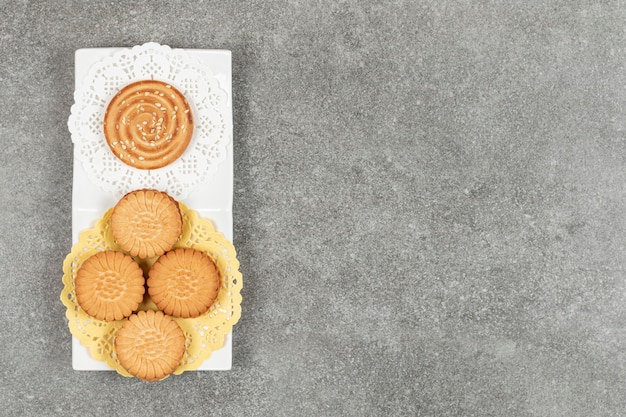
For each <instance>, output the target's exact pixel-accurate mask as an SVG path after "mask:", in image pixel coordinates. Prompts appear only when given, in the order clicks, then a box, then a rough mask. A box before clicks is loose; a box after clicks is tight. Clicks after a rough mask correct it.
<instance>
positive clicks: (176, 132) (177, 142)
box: [104, 80, 193, 169]
mask: <svg viewBox="0 0 626 417" xmlns="http://www.w3.org/2000/svg"><path fill="white" fill-rule="evenodd" d="M104 136H105V138H106V141H107V143H108V144H109V147H110V148H111V150H112V151H113V153H114V154H115V156H117V157H118V158H119V159H120V160H121V161H122V162H124V163H126V164H128V165H130V166H132V167H135V168H139V169H157V168H161V167H164V166H166V165H168V164H170V163H171V162H173V161H174V160H176V159H177V158H178V157H180V156H181V155H182V153H183V152H184V151H185V149H187V146H188V145H189V142H190V141H191V137H192V136H193V116H192V114H191V108H190V106H189V103H187V99H186V98H185V96H184V95H183V94H182V93H181V92H180V91H178V90H177V89H176V88H174V87H173V86H171V85H170V84H167V83H164V82H162V81H156V80H144V81H138V82H135V83H132V84H129V85H127V86H126V87H124V88H122V89H121V90H120V91H119V92H118V93H117V94H116V95H115V97H113V99H112V100H111V102H110V103H109V105H108V107H107V110H106V113H105V115H104Z"/></svg>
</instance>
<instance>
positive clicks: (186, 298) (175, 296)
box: [147, 248, 221, 318]
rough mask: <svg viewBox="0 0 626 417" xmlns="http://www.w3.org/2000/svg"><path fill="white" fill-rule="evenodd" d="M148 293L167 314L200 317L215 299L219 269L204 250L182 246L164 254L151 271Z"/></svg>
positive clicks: (218, 287)
mask: <svg viewBox="0 0 626 417" xmlns="http://www.w3.org/2000/svg"><path fill="white" fill-rule="evenodd" d="M147 284H148V294H150V297H151V298H152V301H154V303H155V304H156V305H157V307H158V308H159V309H160V310H163V312H165V314H169V315H170V316H173V317H182V318H189V317H198V316H200V315H202V314H204V313H205V312H206V311H207V310H208V309H209V307H211V305H212V304H213V303H214V302H215V299H216V298H217V294H218V292H219V289H220V285H221V283H220V273H219V271H218V269H217V267H216V266H215V263H214V262H213V260H212V259H211V258H209V256H208V255H207V254H206V253H204V252H201V251H198V250H195V249H190V248H180V249H175V250H173V251H170V252H167V253H166V254H165V255H163V256H161V257H160V258H159V259H158V260H157V261H156V262H155V263H154V265H153V266H152V268H151V269H150V272H149V273H148V281H147Z"/></svg>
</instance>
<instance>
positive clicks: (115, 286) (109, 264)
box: [74, 251, 145, 321]
mask: <svg viewBox="0 0 626 417" xmlns="http://www.w3.org/2000/svg"><path fill="white" fill-rule="evenodd" d="M144 284H145V279H144V277H143V271H142V269H141V268H140V267H139V265H138V264H137V263H136V262H135V261H134V260H133V258H131V257H130V256H128V255H125V254H123V253H122V252H115V251H104V252H99V253H97V254H95V255H93V256H91V257H89V258H87V260H86V261H85V262H83V264H82V265H81V267H80V269H79V270H78V272H77V273H76V279H75V281H74V286H75V289H76V301H77V302H78V305H80V307H81V308H82V309H83V310H84V311H85V312H86V313H87V314H89V315H90V316H92V317H95V318H96V319H98V320H107V321H112V320H121V319H123V318H124V317H128V316H130V315H131V314H132V313H133V311H135V310H136V309H137V307H138V306H139V303H141V301H142V300H143V295H144V293H145V287H144Z"/></svg>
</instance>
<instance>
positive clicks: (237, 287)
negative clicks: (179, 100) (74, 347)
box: [61, 203, 243, 377]
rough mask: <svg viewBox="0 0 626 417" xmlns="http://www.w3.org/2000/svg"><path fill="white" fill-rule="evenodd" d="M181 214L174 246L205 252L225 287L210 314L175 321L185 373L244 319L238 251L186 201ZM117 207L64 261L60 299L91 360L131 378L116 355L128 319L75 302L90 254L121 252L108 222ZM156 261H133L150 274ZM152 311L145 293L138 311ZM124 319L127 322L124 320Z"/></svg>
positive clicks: (180, 369) (180, 370)
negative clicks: (92, 312)
mask: <svg viewBox="0 0 626 417" xmlns="http://www.w3.org/2000/svg"><path fill="white" fill-rule="evenodd" d="M179 204H180V208H181V212H182V214H183V233H182V235H181V238H180V239H179V240H178V242H177V243H176V245H175V246H174V247H175V248H193V249H197V250H201V251H203V252H205V253H207V254H208V255H209V256H210V257H211V259H213V261H214V262H215V264H216V265H217V268H218V269H219V271H220V274H221V277H222V286H221V288H220V291H219V293H218V296H217V300H216V301H215V303H214V304H213V306H211V308H210V309H209V311H207V312H206V313H205V314H203V315H202V316H200V317H197V318H190V319H181V318H174V320H176V322H177V323H178V324H179V325H180V327H181V328H182V329H183V332H184V333H185V337H186V339H187V342H186V348H187V349H186V352H185V356H184V357H183V359H182V361H181V363H180V366H179V367H178V368H177V369H176V370H175V371H174V373H175V374H177V375H179V374H181V373H183V372H184V371H192V370H196V369H198V367H200V365H201V364H202V363H203V362H204V361H205V360H207V359H208V358H209V357H210V356H211V353H212V352H213V351H215V350H216V349H219V348H221V347H222V346H223V345H224V337H225V335H226V334H227V333H228V332H229V331H230V330H231V329H232V327H233V326H234V325H235V323H237V321H238V320H239V317H240V316H241V295H240V291H241V288H242V284H243V282H242V276H241V273H240V272H239V261H238V260H237V254H236V252H235V248H234V246H233V245H232V243H231V242H229V241H228V239H226V238H225V237H224V235H222V234H221V233H218V232H217V231H215V228H214V227H213V224H212V223H211V221H210V220H208V219H204V218H202V217H200V216H199V215H198V213H197V212H195V211H193V210H191V209H190V208H189V207H187V206H186V205H185V204H183V203H179ZM112 211H113V209H112V208H111V209H109V210H108V211H107V212H106V213H105V214H104V215H103V216H102V218H101V219H100V220H98V222H97V223H96V225H95V227H94V228H92V229H88V230H86V231H83V232H82V233H81V234H80V236H79V239H78V242H77V243H76V244H74V246H72V251H71V252H70V253H69V254H68V255H67V257H66V258H65V261H64V262H63V285H64V287H63V291H62V292H61V301H62V302H63V304H64V305H65V306H66V307H67V311H66V313H65V315H66V317H67V319H68V320H69V322H68V326H69V328H70V332H71V333H72V334H73V335H74V336H75V337H76V338H77V339H78V340H80V342H81V343H82V344H83V345H84V346H86V347H87V348H88V349H89V352H90V353H91V356H92V357H93V358H94V359H96V360H99V361H104V362H106V363H107V364H108V365H109V366H110V367H111V368H113V369H115V370H116V371H117V372H118V373H120V374H121V375H124V376H126V377H130V376H131V375H130V374H129V373H128V372H127V371H126V370H125V369H124V368H122V366H121V365H120V364H119V362H118V361H117V357H116V355H115V347H114V344H113V343H114V340H115V336H116V335H117V332H118V330H119V329H120V327H122V324H123V323H124V320H118V321H110V322H108V321H102V320H96V319H94V318H93V317H90V316H89V315H87V313H85V312H84V311H83V310H82V309H81V308H80V306H79V305H78V303H77V302H76V293H75V291H74V279H75V278H76V272H77V271H78V269H79V268H80V267H81V265H82V263H83V262H84V261H85V260H87V258H89V257H90V256H92V255H94V254H96V253H97V252H99V251H103V250H119V251H121V249H120V248H119V246H118V245H117V244H116V243H115V241H114V239H113V235H112V233H111V228H110V227H109V218H110V217H111V213H112ZM156 259H157V258H153V259H138V258H135V260H137V261H138V262H139V264H140V265H141V266H142V268H143V269H144V271H147V270H148V269H149V268H150V266H151V265H152V264H153V263H154V261H155V260H156ZM147 309H152V310H156V309H157V308H156V306H155V305H154V303H153V302H152V300H150V296H149V295H148V294H147V292H146V295H145V298H144V302H143V303H142V304H141V305H140V306H139V310H147ZM125 320H126V319H125Z"/></svg>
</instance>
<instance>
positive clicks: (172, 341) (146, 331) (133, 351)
mask: <svg viewBox="0 0 626 417" xmlns="http://www.w3.org/2000/svg"><path fill="white" fill-rule="evenodd" d="M115 352H116V355H117V359H118V361H119V363H120V365H122V367H124V369H126V370H127V371H128V372H129V373H130V374H131V375H134V376H136V377H137V378H139V379H142V380H144V381H149V382H154V381H159V380H161V379H163V378H165V377H166V376H168V375H169V374H171V373H172V372H174V371H175V370H176V368H177V367H178V366H179V364H180V361H181V359H182V358H183V355H184V353H185V335H184V333H183V331H182V329H181V328H180V326H179V325H178V323H176V322H175V321H174V320H172V318H171V317H168V316H166V315H164V314H163V313H162V312H160V311H152V310H148V311H140V312H138V313H137V314H134V315H132V316H130V318H129V319H128V320H127V321H126V322H125V323H124V325H123V326H122V328H121V329H120V330H119V332H118V334H117V336H116V338H115Z"/></svg>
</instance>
